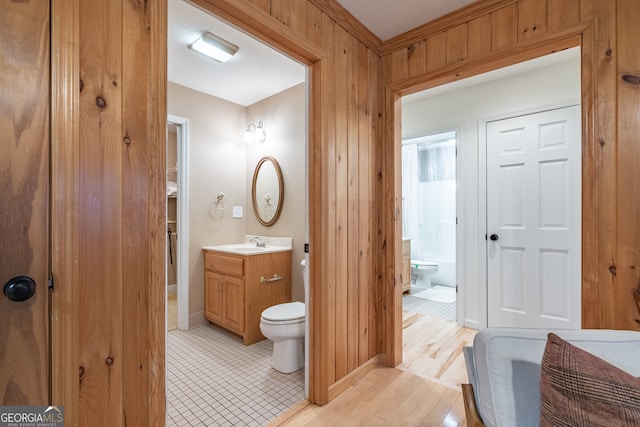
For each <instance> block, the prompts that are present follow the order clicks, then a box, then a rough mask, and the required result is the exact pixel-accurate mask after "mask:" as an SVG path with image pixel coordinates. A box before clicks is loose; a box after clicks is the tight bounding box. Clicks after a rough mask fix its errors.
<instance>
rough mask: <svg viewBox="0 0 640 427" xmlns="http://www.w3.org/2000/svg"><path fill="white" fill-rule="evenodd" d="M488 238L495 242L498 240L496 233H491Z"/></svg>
mask: <svg viewBox="0 0 640 427" xmlns="http://www.w3.org/2000/svg"><path fill="white" fill-rule="evenodd" d="M489 238H490V239H491V240H493V241H494V242H495V241H496V240H498V235H497V234H492V235H491V236H489Z"/></svg>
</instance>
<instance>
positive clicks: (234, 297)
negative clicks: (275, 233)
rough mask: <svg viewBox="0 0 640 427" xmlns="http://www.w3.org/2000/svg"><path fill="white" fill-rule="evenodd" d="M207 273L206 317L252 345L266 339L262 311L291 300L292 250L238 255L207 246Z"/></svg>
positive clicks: (205, 287)
mask: <svg viewBox="0 0 640 427" xmlns="http://www.w3.org/2000/svg"><path fill="white" fill-rule="evenodd" d="M278 276H282V278H281V279H277V277H278ZM204 277H205V284H204V298H205V302H204V313H205V318H206V319H207V320H208V321H210V322H212V323H214V324H216V325H218V326H221V327H223V328H225V329H227V330H228V331H230V332H233V333H235V334H237V335H239V336H241V337H242V338H243V342H244V344H245V345H251V344H253V343H256V342H258V341H262V340H263V339H264V336H263V335H262V333H261V332H260V314H261V313H262V312H263V311H264V310H265V309H266V308H268V307H271V306H272V305H276V304H281V303H283V302H290V301H291V251H283V252H272V253H265V254H258V255H236V254H231V253H227V252H221V251H211V250H205V251H204ZM263 278H264V279H266V280H267V281H266V282H265V281H264V280H263V281H261V279H263ZM274 278H276V280H269V279H274Z"/></svg>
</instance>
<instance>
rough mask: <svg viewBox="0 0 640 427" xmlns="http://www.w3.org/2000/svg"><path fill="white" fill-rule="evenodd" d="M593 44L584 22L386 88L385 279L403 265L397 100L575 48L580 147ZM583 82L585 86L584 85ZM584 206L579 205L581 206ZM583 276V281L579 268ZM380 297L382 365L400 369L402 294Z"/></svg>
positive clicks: (585, 232)
mask: <svg viewBox="0 0 640 427" xmlns="http://www.w3.org/2000/svg"><path fill="white" fill-rule="evenodd" d="M594 43H595V32H594V29H593V23H592V22H589V23H588V24H581V25H578V26H576V27H574V28H573V29H571V30H568V31H566V32H563V33H562V34H560V35H553V36H551V37H549V38H548V39H545V40H542V41H540V42H537V43H535V44H532V45H529V46H526V47H525V48H523V47H521V46H516V47H513V48H509V49H506V50H504V51H501V52H499V53H496V54H493V55H490V56H488V57H485V58H480V59H478V60H470V61H465V62H464V63H462V64H460V63H457V64H453V65H452V66H450V67H448V68H447V69H445V70H444V71H442V70H437V71H432V72H428V73H426V74H424V75H422V76H420V78H413V79H408V80H403V81H401V82H398V83H394V84H389V85H387V86H386V89H385V96H384V101H385V107H384V110H385V114H386V116H387V117H386V123H388V124H389V128H388V129H387V132H386V133H385V136H384V137H385V141H383V142H384V149H383V157H384V158H385V159H384V160H383V162H384V165H385V167H386V168H387V173H386V174H384V176H385V179H384V183H383V194H387V195H388V196H387V197H386V198H385V199H384V200H385V203H387V204H388V206H389V208H388V209H386V210H385V211H384V212H383V214H382V218H381V221H382V224H381V225H382V228H383V234H384V235H386V236H387V239H386V240H387V241H388V242H390V244H389V246H390V250H388V251H386V253H385V254H384V255H383V257H384V258H383V259H382V263H383V266H384V267H385V268H386V269H387V272H386V274H385V277H391V278H393V279H394V282H396V283H400V281H399V277H400V272H401V268H400V266H401V265H402V221H401V220H400V219H401V216H399V215H398V213H399V212H401V206H400V205H399V203H400V201H401V200H402V183H401V179H400V172H401V168H402V164H401V160H402V156H401V144H402V135H401V123H402V114H401V97H402V96H405V95H409V94H412V93H415V92H419V91H422V90H425V89H430V88H433V87H436V86H441V85H444V84H446V83H451V82H453V81H457V80H461V79H464V78H467V77H472V76H474V75H477V74H481V73H486V72H489V71H493V70H497V69H499V68H504V67H507V66H509V65H514V64H516V63H519V62H524V61H527V60H530V59H534V58H537V57H541V56H544V55H548V54H551V53H553V52H557V51H559V50H564V49H568V48H572V47H576V46H579V47H580V59H581V62H580V69H581V74H582V75H581V79H583V82H582V87H583V89H582V91H581V92H582V99H581V102H580V105H581V106H582V107H581V110H582V111H581V116H582V144H583V146H584V145H585V141H587V138H589V137H593V135H594V127H595V125H594V122H593V120H592V119H591V118H589V117H587V111H586V110H587V108H585V106H588V105H591V103H592V102H593V99H594V93H593V81H592V79H593V77H591V76H593V73H592V70H593V69H594V67H595V63H596V54H595V52H594V49H592V48H591V46H593V44H594ZM585 79H590V80H586V81H585ZM589 162H591V163H589ZM592 162H593V159H591V158H589V157H588V156H583V158H582V170H583V173H584V171H585V170H593V169H594V167H593V166H592ZM584 205H585V203H584V200H583V206H584ZM583 215H584V214H583ZM583 222H584V221H583ZM485 223H486V219H485ZM485 227H486V225H485ZM595 233H597V230H594V229H588V228H585V227H584V226H583V229H582V236H583V237H582V242H583V244H582V245H583V252H584V244H585V243H584V242H588V241H590V240H591V239H590V236H592V235H593V234H595ZM582 274H583V277H584V267H583V270H582ZM583 287H584V282H583ZM485 294H486V290H485ZM381 297H382V302H383V305H387V306H388V307H391V309H390V310H387V311H386V313H384V316H386V318H385V319H382V321H383V324H385V328H384V329H383V343H384V346H383V352H384V353H385V357H384V361H385V363H386V364H387V365H390V366H397V365H399V364H400V363H402V288H401V286H387V287H385V290H384V292H382V295H381ZM485 304H486V303H485ZM485 322H486V319H485Z"/></svg>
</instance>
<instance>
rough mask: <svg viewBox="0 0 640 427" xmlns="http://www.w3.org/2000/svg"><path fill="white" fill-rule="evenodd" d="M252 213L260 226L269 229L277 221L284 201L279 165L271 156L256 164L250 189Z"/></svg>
mask: <svg viewBox="0 0 640 427" xmlns="http://www.w3.org/2000/svg"><path fill="white" fill-rule="evenodd" d="M251 197H252V199H253V212H254V213H255V214H256V218H258V221H259V222H260V224H262V225H264V226H267V227H270V226H272V225H273V224H275V222H276V221H277V220H278V217H279V216H280V212H282V203H283V201H284V181H283V180H282V171H281V170H280V165H279V164H278V162H277V161H276V159H274V158H273V157H271V156H265V157H263V158H262V159H260V161H259V162H258V165H257V166H256V170H255V172H253V185H252V189H251Z"/></svg>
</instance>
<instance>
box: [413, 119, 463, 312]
mask: <svg viewBox="0 0 640 427" xmlns="http://www.w3.org/2000/svg"><path fill="white" fill-rule="evenodd" d="M456 138H457V132H456V131H455V130H450V131H445V132H438V133H434V134H429V135H424V136H419V137H414V138H405V139H403V140H402V244H403V247H406V249H408V250H403V257H404V258H403V262H407V260H408V262H409V264H410V271H409V272H407V273H408V274H407V279H408V280H410V286H409V288H408V289H407V290H406V293H407V295H405V297H403V306H404V307H405V309H407V310H410V311H412V312H417V313H421V314H425V315H429V316H436V317H443V318H445V319H446V320H449V321H455V320H456V309H455V301H456V217H457V215H456V198H457V195H456V170H457V167H456V163H457V156H456V151H457V147H456V144H457V140H456ZM407 254H408V257H407Z"/></svg>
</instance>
